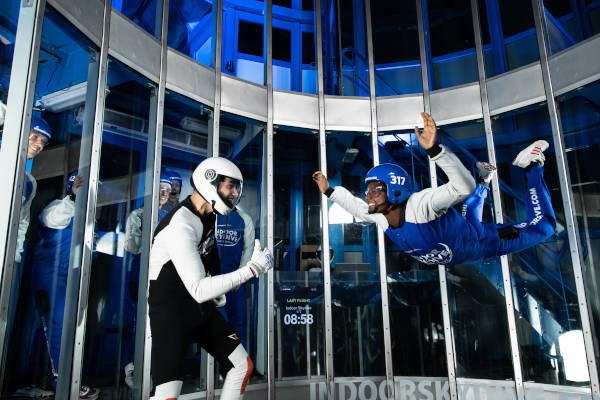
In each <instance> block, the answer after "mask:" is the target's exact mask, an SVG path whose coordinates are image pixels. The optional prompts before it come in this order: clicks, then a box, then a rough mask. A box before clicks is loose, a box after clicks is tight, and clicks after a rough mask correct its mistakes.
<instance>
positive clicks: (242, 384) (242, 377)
mask: <svg viewBox="0 0 600 400" xmlns="http://www.w3.org/2000/svg"><path fill="white" fill-rule="evenodd" d="M228 358H229V361H230V362H231V364H232V368H231V369H230V370H229V371H228V372H227V376H226V377H225V383H224V384H223V389H222V390H221V397H220V399H221V400H230V399H239V398H241V396H242V395H243V394H244V391H245V390H246V384H247V383H248V380H249V379H250V375H251V374H252V371H254V364H253V363H252V360H251V359H250V356H248V353H246V350H244V346H242V345H241V344H240V345H238V346H237V347H236V348H235V350H234V351H233V352H231V354H230V355H229V357H228Z"/></svg>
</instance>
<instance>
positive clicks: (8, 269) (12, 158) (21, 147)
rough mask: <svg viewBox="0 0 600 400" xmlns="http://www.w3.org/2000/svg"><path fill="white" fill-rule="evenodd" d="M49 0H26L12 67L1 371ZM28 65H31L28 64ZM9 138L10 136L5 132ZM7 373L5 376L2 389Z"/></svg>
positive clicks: (0, 298) (0, 231)
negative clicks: (43, 24) (31, 126)
mask: <svg viewBox="0 0 600 400" xmlns="http://www.w3.org/2000/svg"><path fill="white" fill-rule="evenodd" d="M45 8H46V2H45V0H37V1H36V0H30V1H23V2H21V6H20V9H19V22H18V24H17V33H16V40H15V51H14V55H13V63H12V66H11V75H10V77H11V79H10V83H9V92H8V100H9V101H8V102H7V109H6V119H5V122H4V131H5V132H8V133H9V135H6V138H5V139H4V141H3V150H2V157H0V177H1V178H2V179H1V181H2V182H5V185H6V186H7V187H9V188H11V190H4V191H2V194H0V204H1V205H2V209H3V210H9V212H8V213H3V214H2V215H1V216H0V235H1V236H0V243H2V245H0V260H1V262H2V265H1V267H0V277H1V279H2V282H1V285H2V286H1V287H0V371H4V370H5V363H6V355H7V352H8V341H9V339H10V333H11V326H12V321H9V317H10V314H9V309H10V305H11V300H12V301H15V302H16V300H17V299H11V294H12V290H11V288H12V285H13V279H14V271H15V264H16V263H15V250H16V247H17V233H18V229H19V217H20V214H21V200H20V199H21V197H22V193H23V184H24V178H25V164H26V158H27V145H28V142H29V126H30V124H31V116H32V109H33V96H34V91H35V85H36V81H37V70H38V58H39V52H40V42H41V38H42V22H43V15H44V10H45ZM23 66H27V67H26V68H23ZM3 137H4V135H3ZM3 381H4V375H2V376H0V391H1V390H2V386H3V385H2V383H3Z"/></svg>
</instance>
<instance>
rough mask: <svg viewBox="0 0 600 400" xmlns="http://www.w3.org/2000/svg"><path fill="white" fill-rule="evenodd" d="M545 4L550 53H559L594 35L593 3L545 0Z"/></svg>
mask: <svg viewBox="0 0 600 400" xmlns="http://www.w3.org/2000/svg"><path fill="white" fill-rule="evenodd" d="M543 4H544V13H545V21H546V30H547V32H546V34H547V35H546V38H547V40H548V51H549V53H550V54H554V53H558V52H559V51H561V50H564V49H566V48H567V47H570V46H573V45H574V44H576V43H578V42H580V41H582V40H584V39H587V38H588V37H590V36H592V35H593V32H592V24H591V19H590V16H591V14H590V13H591V12H592V11H593V9H594V8H593V6H592V5H591V4H590V5H587V4H585V2H582V1H569V2H567V1H557V0H544V1H543ZM597 7H598V5H596V8H597Z"/></svg>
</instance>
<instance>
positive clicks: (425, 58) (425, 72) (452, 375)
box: [416, 0, 458, 400]
mask: <svg viewBox="0 0 600 400" xmlns="http://www.w3.org/2000/svg"><path fill="white" fill-rule="evenodd" d="M416 1H417V24H418V30H419V51H420V59H421V77H422V79H423V108H424V111H425V112H426V113H428V114H431V102H430V95H431V86H430V85H431V76H430V73H429V67H430V65H431V64H430V60H431V50H430V44H429V40H428V37H429V35H427V37H426V35H425V26H424V24H425V23H428V20H427V18H426V17H425V15H426V12H427V3H426V0H416ZM428 159H429V175H430V178H431V186H432V187H436V186H437V171H436V169H435V168H436V167H435V162H434V161H432V160H431V158H428ZM438 272H439V276H440V277H439V279H440V297H441V301H442V318H443V322H444V345H445V346H446V366H447V368H448V386H449V388H450V398H451V399H452V400H457V399H458V390H457V383H456V356H455V354H454V338H453V334H452V324H451V322H450V305H449V302H448V286H447V282H446V267H445V266H443V265H439V266H438Z"/></svg>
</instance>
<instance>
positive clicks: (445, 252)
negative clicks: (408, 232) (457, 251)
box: [406, 243, 453, 265]
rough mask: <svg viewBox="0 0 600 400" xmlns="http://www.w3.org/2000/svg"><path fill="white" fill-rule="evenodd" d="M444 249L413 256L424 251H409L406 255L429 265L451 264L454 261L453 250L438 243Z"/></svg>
mask: <svg viewBox="0 0 600 400" xmlns="http://www.w3.org/2000/svg"><path fill="white" fill-rule="evenodd" d="M438 244H439V245H440V246H441V247H442V248H441V249H432V250H430V251H429V253H427V254H422V255H419V254H413V253H415V252H418V251H422V249H415V250H408V251H406V254H408V255H410V256H411V257H413V258H415V259H416V260H418V261H420V262H422V263H424V264H429V265H438V264H450V262H451V261H452V256H453V254H452V250H450V247H448V245H447V244H444V243H438Z"/></svg>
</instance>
